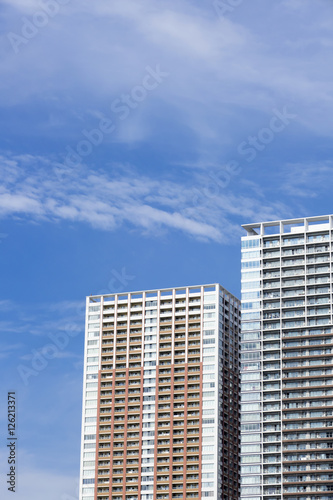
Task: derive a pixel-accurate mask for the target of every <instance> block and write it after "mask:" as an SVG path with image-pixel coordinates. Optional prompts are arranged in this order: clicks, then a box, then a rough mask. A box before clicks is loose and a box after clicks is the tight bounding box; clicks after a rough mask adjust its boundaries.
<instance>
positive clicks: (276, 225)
mask: <svg viewBox="0 0 333 500" xmlns="http://www.w3.org/2000/svg"><path fill="white" fill-rule="evenodd" d="M243 227H244V228H245V230H246V236H244V237H243V238H242V343H241V382H242V383H241V406H242V411H241V430H242V446H241V469H242V480H241V481H242V485H241V498H242V499H247V500H268V499H269V500H281V499H284V500H331V499H333V330H332V319H333V318H332V235H333V216H324V217H310V218H302V219H295V220H283V221H277V222H269V223H258V224H247V225H245V226H243Z"/></svg>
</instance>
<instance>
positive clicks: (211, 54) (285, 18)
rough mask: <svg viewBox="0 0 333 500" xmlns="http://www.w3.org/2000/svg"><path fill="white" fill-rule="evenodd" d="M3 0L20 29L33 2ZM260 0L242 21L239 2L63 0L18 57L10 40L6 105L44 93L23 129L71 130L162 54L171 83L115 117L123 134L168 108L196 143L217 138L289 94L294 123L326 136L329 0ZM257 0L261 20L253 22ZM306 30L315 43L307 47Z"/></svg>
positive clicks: (332, 99) (139, 136) (138, 133)
mask: <svg viewBox="0 0 333 500" xmlns="http://www.w3.org/2000/svg"><path fill="white" fill-rule="evenodd" d="M8 3H10V4H11V11H10V12H11V13H14V14H11V15H9V16H8V21H7V29H8V30H12V31H15V30H16V31H17V32H19V31H20V29H21V28H22V21H21V14H22V9H24V11H26V10H27V9H30V15H32V13H33V12H34V9H37V8H39V2H38V1H36V2H32V1H30V2H26V1H18V0H16V2H13V1H12V0H10V2H8ZM265 3H267V2H264V3H263V2H262V1H261V0H255V1H254V2H252V3H251V8H249V11H248V15H247V16H246V20H245V16H243V17H240V16H238V12H241V11H242V9H244V8H245V5H243V6H241V7H239V10H238V9H235V12H234V15H233V16H229V17H228V16H225V17H222V18H219V17H218V16H217V15H216V13H215V11H214V8H213V2H206V3H203V4H202V5H201V6H200V7H198V5H197V2H196V3H194V2H191V1H188V0H177V1H176V0H173V1H165V0H163V1H160V2H156V1H154V0H136V1H134V0H122V1H121V2H110V1H108V0H98V1H96V2H91V1H90V0H89V1H88V0H85V1H84V0H82V1H81V2H69V3H68V5H66V6H63V7H62V8H61V9H60V11H59V14H58V15H57V16H55V17H54V18H52V19H50V21H49V23H48V25H47V26H45V28H40V29H39V31H38V34H37V35H36V36H35V37H34V38H32V39H31V40H30V41H29V43H28V44H27V45H26V46H22V47H20V53H19V54H18V55H17V56H15V54H14V53H13V50H12V49H11V46H10V44H9V42H8V40H6V39H5V41H6V42H7V45H6V48H5V51H4V52H5V57H4V60H3V63H2V79H1V82H2V83H0V89H1V96H2V97H1V102H2V105H3V106H4V107H8V106H10V105H14V104H23V103H26V102H39V105H40V106H42V107H43V109H46V110H47V114H48V115H49V118H48V119H47V120H46V121H43V122H40V121H39V120H37V121H36V124H31V131H30V132H29V133H32V131H35V134H42V135H43V136H45V135H47V134H52V135H53V136H54V134H63V135H64V136H67V137H72V136H73V134H75V128H76V127H80V126H81V125H82V122H83V123H84V120H85V119H87V117H88V115H89V113H90V112H91V110H96V111H95V112H97V113H106V114H107V112H108V107H109V105H110V103H111V102H112V100H113V99H114V98H116V97H118V96H119V95H121V94H122V93H124V92H128V91H130V90H131V89H132V87H133V86H134V85H137V84H138V83H140V81H141V79H142V77H143V75H144V71H145V67H146V66H147V64H150V65H153V66H154V65H155V64H160V65H161V67H162V68H163V70H164V71H167V72H169V74H170V76H169V78H168V81H167V83H165V84H163V85H162V86H161V88H159V89H158V91H157V92H156V94H154V96H151V98H150V99H147V101H146V102H145V103H143V106H142V110H141V111H140V113H138V114H137V116H135V118H133V119H131V121H130V123H129V122H128V123H127V124H126V126H122V127H119V130H117V140H118V141H124V142H128V143H133V142H137V141H144V140H147V139H148V138H149V137H151V135H152V134H153V133H154V126H153V125H149V126H148V125H147V124H148V123H149V124H151V123H152V120H157V121H158V124H159V127H162V122H163V115H164V114H167V115H172V116H173V117H174V118H173V120H174V123H177V124H181V125H182V126H184V127H186V128H187V129H189V130H191V131H192V133H193V134H194V135H195V137H196V138H200V139H201V141H202V142H201V143H198V144H196V143H195V141H193V148H194V149H195V150H196V151H198V148H199V147H202V146H203V143H204V144H207V145H209V146H210V148H213V147H214V149H221V146H222V145H225V144H228V142H229V141H230V140H232V138H233V136H234V135H236V134H237V130H238V129H239V126H243V125H244V123H245V125H247V127H248V129H249V131H250V130H251V127H252V126H253V123H254V120H256V121H257V122H258V121H259V122H260V121H261V120H262V113H270V112H271V109H272V108H273V107H274V106H276V105H277V104H283V105H285V104H286V105H289V104H292V105H293V107H294V109H295V112H297V114H298V121H299V123H301V124H302V125H303V126H305V127H307V128H308V129H309V130H311V131H314V132H316V133H319V134H321V135H324V136H326V137H327V136H329V135H331V133H332V123H331V120H330V116H331V114H332V112H333V96H332V86H331V80H332V67H331V65H329V64H327V60H328V58H329V57H330V54H331V47H332V43H333V36H332V32H331V31H329V30H328V29H327V26H328V25H329V20H332V16H333V13H332V9H330V8H329V6H328V4H327V3H325V2H317V3H316V5H314V4H313V2H307V1H305V2H298V1H294V2H292V3H291V2H282V1H277V2H274V5H269V8H267V6H265ZM244 4H246V2H244ZM288 4H290V5H288ZM262 7H266V8H265V11H264V15H265V16H266V22H265V23H262V22H261V21H260V23H259V22H258V12H261V10H262ZM291 7H292V8H291ZM299 18H301V19H302V20H303V21H304V22H302V23H299V22H298V20H299ZM92 19H94V22H91V20H92ZM77 20H79V22H77ZM310 20H311V22H310ZM271 25H272V26H273V28H275V27H276V26H278V27H279V31H278V33H277V32H276V30H275V29H271V30H269V29H268V28H267V27H268V26H271ZM110 28H111V29H110ZM60 34H61V35H60ZM311 40H312V41H313V43H312V46H311V50H308V51H307V50H305V51H304V47H305V48H306V46H307V45H308V44H309V43H310V41H311ZM0 70H1V69H0ZM18 74H20V79H18V78H17V75H18ZM46 88H47V89H48V90H47V92H46V91H45V89H46ZM161 109H162V113H160V110H161ZM249 110H251V117H249V116H248V115H247V112H248V111H249ZM159 114H160V118H158V115H159ZM257 114H258V116H256V115H257ZM63 115H64V116H63ZM259 115H260V116H259ZM233 122H234V123H233ZM57 123H58V125H57ZM75 123H76V125H75Z"/></svg>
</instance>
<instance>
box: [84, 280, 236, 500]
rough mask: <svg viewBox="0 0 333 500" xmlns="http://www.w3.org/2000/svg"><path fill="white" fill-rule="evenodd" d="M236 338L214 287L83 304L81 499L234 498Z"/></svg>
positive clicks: (231, 306) (231, 303) (222, 293)
mask: <svg viewBox="0 0 333 500" xmlns="http://www.w3.org/2000/svg"><path fill="white" fill-rule="evenodd" d="M239 335H240V303H239V301H238V299H236V298H235V297H234V296H233V295H231V294H230V293H229V292H227V291H226V290H225V289H223V288H222V287H221V286H220V285H218V284H214V285H205V286H199V287H184V288H173V289H167V290H154V291H148V292H135V293H121V294H115V295H104V296H90V297H88V298H87V311H86V341H85V363H84V390H83V416H82V452H81V478H80V499H81V500H105V499H111V500H166V499H168V500H172V499H184V500H185V499H200V500H206V498H207V499H209V498H211V499H212V500H237V499H238V498H239V448H240V438H239V407H240V401H239V398H240V395H239Z"/></svg>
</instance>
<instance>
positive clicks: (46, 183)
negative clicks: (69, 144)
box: [0, 156, 288, 242]
mask: <svg viewBox="0 0 333 500" xmlns="http://www.w3.org/2000/svg"><path fill="white" fill-rule="evenodd" d="M9 159H10V161H11V162H14V171H15V175H16V183H15V184H13V183H12V180H11V179H12V177H11V173H10V172H9V174H8V176H9V178H7V177H6V176H5V175H4V176H3V185H2V188H1V190H0V215H1V216H2V217H10V216H12V217H13V216H15V217H22V218H24V219H28V220H34V221H52V222H56V221H67V222H83V223H87V224H89V225H91V226H92V227H94V228H96V229H99V230H107V231H112V230H115V229H117V228H119V227H120V226H122V225H124V224H125V225H128V226H130V227H135V228H138V229H140V230H141V231H144V232H149V233H151V234H153V233H154V234H156V232H158V231H164V230H166V229H169V230H179V231H182V232H184V233H185V234H188V235H190V236H192V237H195V238H199V239H203V240H206V241H209V240H213V241H220V242H229V241H230V239H232V238H235V230H236V231H237V230H238V222H235V223H231V222H230V217H233V216H235V217H241V216H242V217H246V218H248V217H249V218H251V217H252V216H253V217H254V216H256V217H257V216H258V214H260V215H261V216H263V217H268V216H271V217H278V216H279V215H280V214H283V215H285V214H286V213H287V212H288V208H287V207H286V206H284V205H283V204H282V203H280V202H277V203H272V202H269V203H268V202H267V201H266V200H265V199H264V198H261V199H258V197H256V198H253V197H251V196H250V195H248V196H246V195H243V194H233V193H230V192H227V191H223V190H218V192H214V191H213V192H210V191H209V189H208V188H206V187H205V184H207V181H208V187H209V183H211V180H210V179H209V178H206V176H205V174H204V173H203V174H201V175H199V176H195V177H190V178H188V179H187V180H185V181H177V180H176V179H175V180H174V181H171V180H169V181H166V180H158V179H152V178H149V177H147V176H145V175H140V174H138V173H137V172H136V171H135V170H134V169H132V171H131V173H130V175H129V174H128V172H126V173H125V174H123V175H122V174H121V173H119V171H118V173H114V172H106V171H105V170H104V171H102V170H100V171H95V172H93V173H92V172H89V171H86V170H85V169H84V168H82V169H76V170H75V169H73V170H70V169H67V171H66V173H65V175H64V177H62V178H61V179H59V177H58V175H57V168H58V164H57V163H56V162H51V161H50V160H48V159H44V158H41V157H37V158H32V157H28V158H27V157H24V158H23V159H22V158H21V157H15V156H14V157H10V158H7V159H5V160H6V161H5V165H6V164H7V163H8V160H9ZM198 198H199V199H198Z"/></svg>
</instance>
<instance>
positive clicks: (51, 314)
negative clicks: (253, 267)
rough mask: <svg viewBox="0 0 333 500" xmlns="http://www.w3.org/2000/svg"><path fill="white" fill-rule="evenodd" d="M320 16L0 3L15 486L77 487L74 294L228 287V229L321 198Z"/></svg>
mask: <svg viewBox="0 0 333 500" xmlns="http://www.w3.org/2000/svg"><path fill="white" fill-rule="evenodd" d="M236 4H238V5H237V6H235V5H236ZM332 23H333V5H332V2H331V0H317V1H316V2H313V1H310V0H275V1H270V2H268V1H267V0H252V1H251V2H246V1H245V0H243V1H241V0H240V1H239V2H235V1H231V0H225V1H224V2H222V1H220V2H219V3H218V4H216V2H214V1H213V0H201V1H200V2H199V1H193V0H192V1H190V0H177V1H176V0H169V1H164V0H160V1H159V2H156V0H155V1H153V0H135V1H134V0H122V1H121V2H115V1H109V0H95V1H94V2H91V1H88V0H81V1H80V2H78V1H75V0H52V1H51V0H44V1H35V0H10V1H9V0H3V2H2V5H1V10H0V24H1V28H2V34H3V35H2V37H1V40H0V54H1V63H0V72H1V75H0V106H1V114H0V129H1V135H0V137H1V139H0V140H1V143H0V144H1V145H0V177H1V183H0V218H1V227H0V254H1V259H0V276H1V295H0V313H1V320H0V321H1V327H2V328H1V332H2V335H1V340H0V358H1V370H2V377H3V380H4V381H5V382H3V383H2V384H1V392H0V396H1V401H4V400H5V398H6V391H7V390H16V391H17V398H18V409H19V410H18V418H19V422H18V426H19V427H18V428H19V437H20V441H19V469H18V470H19V483H18V484H19V490H18V494H17V496H16V499H17V500H21V499H22V500H23V499H26V498H34V500H42V499H43V500H44V498H45V497H46V496H47V498H48V499H49V500H59V499H60V500H74V499H75V498H77V491H76V488H77V479H78V468H79V441H80V412H81V385H82V368H83V367H82V355H83V322H84V313H83V304H84V297H85V296H86V295H89V294H91V293H93V294H97V293H111V292H114V291H125V290H141V289H150V288H158V287H170V286H182V285H194V284H199V283H210V282H220V283H221V284H223V286H225V287H226V288H227V289H229V290H230V291H231V292H233V293H236V294H239V288H240V286H239V278H240V273H239V267H240V266H239V255H240V250H239V238H240V236H241V234H242V231H241V228H240V225H241V224H243V223H249V222H256V221H260V220H276V219H279V218H292V217H301V216H310V215H321V214H329V213H332V212H333V209H332V202H331V199H332V195H331V192H332V187H333V177H332V173H333V170H332V169H333V164H332V133H333V121H332V115H333V92H332V72H333V70H332V55H333V36H332ZM54 336H58V337H59V338H60V337H61V338H63V339H67V340H66V342H65V343H66V345H64V346H63V347H61V348H60V347H58V348H57V350H56V351H53V353H52V350H51V351H50V350H49V351H48V349H50V348H49V346H50V345H52V344H53V346H54V341H52V339H54V338H55V337H54ZM58 337H57V338H58ZM45 353H46V354H45ZM47 353H48V354H49V359H47V358H45V356H46V355H47ZM41 354H42V355H43V359H44V361H45V359H46V362H45V363H43V362H41V363H40V365H38V370H36V369H34V368H33V366H35V367H36V365H35V364H34V363H37V361H36V359H37V358H38V356H40V355H41ZM22 367H23V368H22ZM27 370H32V371H34V373H33V374H32V373H31V372H29V371H28V372H27ZM22 373H23V374H22ZM24 374H25V375H24ZM0 407H1V408H2V409H1V413H0V424H1V428H2V429H5V426H6V416H5V413H4V405H3V404H1V405H0ZM3 444H4V440H3V442H2V443H1V446H2V448H0V464H1V473H4V472H7V465H6V456H7V455H6V454H7V451H6V449H5V447H4V446H3ZM50 485H51V491H50ZM2 488H3V486H2ZM5 495H6V492H5ZM5 498H7V497H5Z"/></svg>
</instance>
